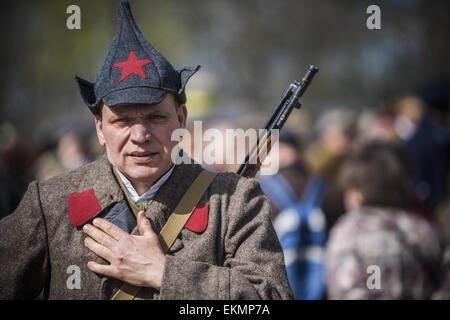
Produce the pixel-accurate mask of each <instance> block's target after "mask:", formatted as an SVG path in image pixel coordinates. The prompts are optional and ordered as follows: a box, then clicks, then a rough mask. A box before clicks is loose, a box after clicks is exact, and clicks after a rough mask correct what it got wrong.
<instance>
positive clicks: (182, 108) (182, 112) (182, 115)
mask: <svg viewBox="0 0 450 320" xmlns="http://www.w3.org/2000/svg"><path fill="white" fill-rule="evenodd" d="M177 116H178V122H179V123H180V127H181V128H186V120H187V108H186V104H184V103H183V104H180V105H179V106H178V112H177Z"/></svg>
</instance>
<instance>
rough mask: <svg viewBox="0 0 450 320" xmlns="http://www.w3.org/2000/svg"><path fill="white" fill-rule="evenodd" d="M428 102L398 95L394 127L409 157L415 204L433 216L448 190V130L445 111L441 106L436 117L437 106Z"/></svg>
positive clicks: (449, 159) (449, 137)
mask: <svg viewBox="0 0 450 320" xmlns="http://www.w3.org/2000/svg"><path fill="white" fill-rule="evenodd" d="M449 89H450V88H449ZM443 94H447V93H443ZM424 95H425V93H424ZM428 103H433V102H432V100H430V102H428ZM428 103H427V102H426V100H423V99H421V98H419V97H416V96H410V97H404V98H402V99H400V100H399V101H398V103H397V105H396V108H397V117H396V120H395V129H396V132H397V134H398V136H399V137H400V138H401V139H402V141H403V142H404V146H405V150H406V153H407V155H408V158H409V159H410V160H411V164H412V169H413V170H412V174H413V176H412V177H413V183H414V196H415V200H416V201H415V206H416V208H417V210H418V211H420V212H421V213H423V214H425V215H426V216H427V218H429V219H432V218H433V217H432V214H433V211H434V210H435V208H436V207H437V205H438V204H439V203H440V202H441V201H442V200H444V198H445V197H446V195H447V194H448V191H449V190H448V183H449V178H450V175H449V172H450V131H449V130H448V129H447V128H446V127H445V126H443V125H442V121H443V120H442V119H445V116H444V115H443V112H444V111H443V110H440V112H441V113H440V114H441V121H438V120H436V117H435V116H434V114H435V113H436V109H437V108H435V107H433V106H432V105H429V104H428Z"/></svg>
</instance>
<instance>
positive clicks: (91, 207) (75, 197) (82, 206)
mask: <svg viewBox="0 0 450 320" xmlns="http://www.w3.org/2000/svg"><path fill="white" fill-rule="evenodd" d="M68 200H69V220H70V223H71V224H73V225H74V226H77V227H79V226H81V225H83V224H84V223H86V222H87V221H88V220H89V219H91V218H92V217H93V216H94V215H95V214H96V213H97V212H99V211H100V210H101V207H100V204H99V203H98V201H97V198H96V197H95V193H94V189H89V190H86V191H83V192H80V193H73V194H70V195H69V197H68Z"/></svg>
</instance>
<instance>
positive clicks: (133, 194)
mask: <svg viewBox="0 0 450 320" xmlns="http://www.w3.org/2000/svg"><path fill="white" fill-rule="evenodd" d="M173 168H175V165H172V167H171V168H170V169H169V170H168V171H167V172H166V173H165V174H164V175H163V176H161V177H160V178H159V179H158V180H157V181H156V182H155V183H154V184H153V185H152V186H151V187H150V189H148V190H147V191H146V192H145V193H144V194H143V195H142V196H139V195H138V193H137V192H136V190H135V189H134V187H133V185H132V184H131V182H130V180H128V179H127V177H125V176H124V175H123V174H122V172H120V170H119V169H117V167H116V170H117V173H118V174H119V177H120V179H121V180H122V182H123V184H124V186H125V188H127V191H128V194H129V195H130V198H131V199H132V200H133V201H134V202H135V203H137V204H141V203H146V202H148V201H150V200H151V199H153V197H154V196H155V194H156V192H158V190H159V188H161V186H162V185H163V184H164V182H166V181H167V179H169V177H170V175H171V174H172V171H173Z"/></svg>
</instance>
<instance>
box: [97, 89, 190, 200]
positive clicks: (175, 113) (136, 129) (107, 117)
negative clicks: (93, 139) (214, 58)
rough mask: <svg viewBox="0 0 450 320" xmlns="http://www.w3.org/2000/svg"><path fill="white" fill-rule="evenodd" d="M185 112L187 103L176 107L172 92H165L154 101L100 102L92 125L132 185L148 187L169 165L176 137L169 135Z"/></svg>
mask: <svg viewBox="0 0 450 320" xmlns="http://www.w3.org/2000/svg"><path fill="white" fill-rule="evenodd" d="M186 116H187V111H186V106H185V105H184V104H182V105H180V106H179V107H178V110H177V108H176V102H175V98H174V96H173V95H172V94H167V96H166V98H165V99H164V100H163V101H162V102H161V103H159V104H155V105H129V106H117V107H113V108H109V107H108V106H106V105H103V108H102V113H101V116H99V115H97V116H96V117H95V125H96V129H97V135H98V139H99V142H100V144H101V145H102V146H105V147H106V153H107V155H108V159H109V161H110V162H111V164H113V165H114V166H116V167H117V168H118V169H119V170H120V171H121V172H122V173H123V174H124V175H125V176H126V177H127V178H128V179H129V180H130V181H131V182H132V183H133V185H134V186H135V188H136V185H135V184H138V185H139V184H140V185H142V184H143V185H145V186H146V187H150V186H151V185H152V184H153V183H154V182H155V181H156V180H157V179H158V178H159V177H160V176H161V175H162V174H163V173H164V172H166V171H167V170H168V169H169V168H170V167H171V166H172V160H171V152H172V149H173V147H174V146H175V145H176V144H177V141H171V135H172V132H173V130H175V129H177V128H184V127H185V126H186ZM138 192H139V191H138Z"/></svg>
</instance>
